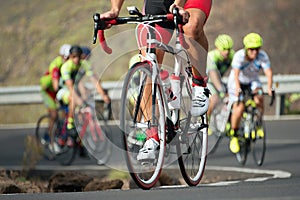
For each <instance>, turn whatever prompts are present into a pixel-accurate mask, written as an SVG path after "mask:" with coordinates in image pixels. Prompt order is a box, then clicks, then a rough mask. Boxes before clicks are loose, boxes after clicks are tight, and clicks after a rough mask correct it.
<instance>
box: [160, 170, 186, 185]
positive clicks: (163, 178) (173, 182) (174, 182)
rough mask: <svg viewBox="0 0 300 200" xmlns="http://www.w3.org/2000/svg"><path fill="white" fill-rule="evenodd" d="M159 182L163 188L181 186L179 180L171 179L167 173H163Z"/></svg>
mask: <svg viewBox="0 0 300 200" xmlns="http://www.w3.org/2000/svg"><path fill="white" fill-rule="evenodd" d="M158 181H159V183H160V185H161V186H165V185H181V183H180V181H179V180H178V179H177V178H174V177H171V176H169V175H168V174H167V173H161V175H160V177H159V179H158Z"/></svg>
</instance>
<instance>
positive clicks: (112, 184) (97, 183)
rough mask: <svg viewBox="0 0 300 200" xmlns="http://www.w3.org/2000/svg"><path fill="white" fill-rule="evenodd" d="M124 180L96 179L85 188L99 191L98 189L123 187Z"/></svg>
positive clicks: (86, 190)
mask: <svg viewBox="0 0 300 200" xmlns="http://www.w3.org/2000/svg"><path fill="white" fill-rule="evenodd" d="M123 184H124V183H123V181H122V180H120V179H115V180H110V181H101V180H99V179H95V180H93V181H91V182H89V183H88V184H87V185H86V187H85V188H84V192H88V191H97V190H109V189H121V188H122V186H123Z"/></svg>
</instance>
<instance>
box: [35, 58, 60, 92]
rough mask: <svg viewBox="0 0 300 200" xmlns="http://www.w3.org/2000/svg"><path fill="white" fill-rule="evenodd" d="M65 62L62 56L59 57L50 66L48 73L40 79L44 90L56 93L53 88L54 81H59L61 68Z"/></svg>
mask: <svg viewBox="0 0 300 200" xmlns="http://www.w3.org/2000/svg"><path fill="white" fill-rule="evenodd" d="M63 63H64V60H63V58H62V57H61V56H57V57H56V58H55V59H54V60H53V61H52V62H51V63H50V65H49V67H48V70H47V72H46V73H45V74H44V76H42V77H41V79H40V85H41V87H42V90H45V91H47V92H55V91H54V89H53V87H52V80H58V79H59V77H60V68H61V66H62V65H63ZM54 96H55V95H54Z"/></svg>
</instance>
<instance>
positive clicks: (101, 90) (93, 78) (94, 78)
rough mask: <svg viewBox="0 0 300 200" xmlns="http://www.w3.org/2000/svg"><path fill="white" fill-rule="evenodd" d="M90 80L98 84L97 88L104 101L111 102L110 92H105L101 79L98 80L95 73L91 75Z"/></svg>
mask: <svg viewBox="0 0 300 200" xmlns="http://www.w3.org/2000/svg"><path fill="white" fill-rule="evenodd" d="M90 80H91V81H92V83H93V84H94V85H95V86H96V90H97V92H98V93H99V94H100V95H101V97H102V99H103V101H104V102H105V103H110V98H109V96H108V94H107V93H106V92H105V90H104V89H103V87H102V86H101V81H100V80H99V81H98V80H97V79H96V77H95V76H94V75H93V76H90Z"/></svg>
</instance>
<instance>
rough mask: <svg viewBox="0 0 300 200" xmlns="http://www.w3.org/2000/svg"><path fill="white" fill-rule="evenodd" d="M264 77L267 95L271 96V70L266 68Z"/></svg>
mask: <svg viewBox="0 0 300 200" xmlns="http://www.w3.org/2000/svg"><path fill="white" fill-rule="evenodd" d="M264 73H265V75H266V76H267V79H268V94H269V95H270V96H271V95H272V85H273V72H272V69H271V68H267V69H265V70H264Z"/></svg>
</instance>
